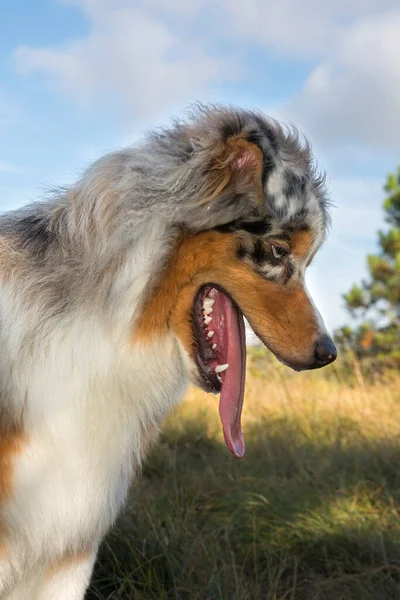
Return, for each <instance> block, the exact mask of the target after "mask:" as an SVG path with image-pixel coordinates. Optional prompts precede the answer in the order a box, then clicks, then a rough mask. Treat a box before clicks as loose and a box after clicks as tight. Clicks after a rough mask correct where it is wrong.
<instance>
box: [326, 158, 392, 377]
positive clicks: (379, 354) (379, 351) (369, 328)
mask: <svg viewBox="0 0 400 600" xmlns="http://www.w3.org/2000/svg"><path fill="white" fill-rule="evenodd" d="M384 190H385V193H386V199H385V200H384V203H383V211H384V214H385V221H386V222H387V224H388V229H387V230H386V231H379V232H378V248H379V252H378V253H377V254H372V255H369V256H368V257H367V261H368V271H369V279H368V280H366V281H362V282H361V283H358V284H354V285H353V287H352V288H351V289H350V291H349V292H348V293H347V294H345V295H344V300H345V302H346V306H347V309H348V311H349V315H350V317H351V318H352V319H353V321H354V322H355V323H356V324H355V325H346V326H344V327H342V328H341V329H339V330H338V331H337V332H336V336H335V338H336V342H337V344H338V346H339V348H340V350H341V353H342V357H343V358H345V359H346V358H347V360H349V361H350V364H352V362H353V356H354V355H355V356H356V357H357V359H358V360H360V361H362V364H363V366H364V367H368V369H367V371H368V373H369V375H372V376H373V375H374V374H375V373H376V372H377V371H379V372H381V371H382V370H383V369H388V368H392V369H398V368H399V367H400V166H399V167H398V169H397V172H395V173H391V174H390V175H389V176H388V178H387V181H386V185H385V187H384ZM355 226H357V227H362V226H363V225H362V214H361V215H360V222H359V223H357V224H355Z"/></svg>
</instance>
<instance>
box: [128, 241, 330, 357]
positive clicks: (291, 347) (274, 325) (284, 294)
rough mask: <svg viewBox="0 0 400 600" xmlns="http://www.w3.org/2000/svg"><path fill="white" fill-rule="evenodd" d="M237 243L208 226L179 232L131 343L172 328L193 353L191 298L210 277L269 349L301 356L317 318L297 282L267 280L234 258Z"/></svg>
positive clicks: (305, 352)
mask: <svg viewBox="0 0 400 600" xmlns="http://www.w3.org/2000/svg"><path fill="white" fill-rule="evenodd" d="M238 244H239V237H238V235H237V234H235V233H232V234H221V233H218V232H215V231H212V232H204V233H200V234H197V235H188V236H185V237H183V238H182V239H181V241H180V243H179V244H178V245H177V246H176V248H175V250H174V252H173V253H172V255H171V260H170V263H169V266H168V268H167V269H166V272H165V273H164V277H163V279H162V280H161V281H160V283H159V285H158V287H157V288H156V289H155V291H154V292H153V294H152V296H151V297H150V298H149V299H148V300H147V302H146V303H145V305H144V307H143V312H142V315H141V318H140V319H139V322H138V323H137V327H136V330H135V332H134V341H135V343H136V342H141V343H145V342H148V341H150V340H152V339H154V336H156V335H160V334H163V333H167V331H168V329H169V328H171V329H173V330H174V332H175V333H176V334H177V335H178V337H179V339H180V340H181V342H182V343H183V345H184V347H185V348H186V350H187V352H188V353H189V354H190V355H192V354H193V332H192V324H191V316H192V310H193V302H194V298H195V295H196V293H197V291H198V289H199V288H200V287H201V286H202V285H204V284H206V283H215V284H219V285H221V286H222V287H223V288H224V289H225V290H226V291H227V292H228V293H229V294H230V295H231V296H232V298H233V299H234V300H235V302H236V303H237V304H238V306H239V307H240V309H241V310H242V311H243V313H244V314H245V316H246V317H247V318H248V319H249V321H250V323H251V325H252V326H253V328H254V329H255V330H256V332H257V333H258V334H259V335H260V336H261V337H262V339H263V340H264V341H265V343H267V345H268V346H269V347H270V348H271V349H272V350H273V351H274V352H276V353H277V354H278V355H282V356H283V358H284V360H287V361H290V360H294V361H301V360H303V359H304V360H306V359H307V357H308V356H309V355H311V352H312V348H313V345H314V342H315V339H316V337H317V332H318V322H317V319H316V315H315V313H314V309H313V307H312V305H311V303H310V301H309V299H308V296H307V294H306V292H305V291H304V289H303V287H302V284H301V283H300V282H298V281H293V282H289V283H288V284H287V285H280V284H278V283H275V282H272V281H268V280H266V279H265V278H264V277H263V276H262V275H260V274H258V273H257V272H256V271H255V270H254V268H253V267H252V266H251V265H248V264H246V263H244V262H243V261H241V260H239V259H238V258H237V256H236V250H237V247H238Z"/></svg>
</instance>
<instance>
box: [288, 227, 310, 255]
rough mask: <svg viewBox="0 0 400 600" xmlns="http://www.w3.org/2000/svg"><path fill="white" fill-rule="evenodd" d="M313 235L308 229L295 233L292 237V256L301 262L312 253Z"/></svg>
mask: <svg viewBox="0 0 400 600" xmlns="http://www.w3.org/2000/svg"><path fill="white" fill-rule="evenodd" d="M312 241H313V240H312V234H311V231H309V230H308V229H305V230H300V231H295V233H294V234H293V235H292V254H293V256H295V257H296V258H298V259H299V260H304V259H305V258H307V256H308V255H309V253H310V250H311V244H312Z"/></svg>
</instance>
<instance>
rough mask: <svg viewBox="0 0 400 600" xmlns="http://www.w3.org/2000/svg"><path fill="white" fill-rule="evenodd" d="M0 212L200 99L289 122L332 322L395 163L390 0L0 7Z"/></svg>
mask: <svg viewBox="0 0 400 600" xmlns="http://www.w3.org/2000/svg"><path fill="white" fill-rule="evenodd" d="M0 23H1V30H2V35H1V37H0V74H1V77H0V210H2V211H3V210H8V209H11V208H14V207H17V206H21V205H23V204H25V203H27V202H30V201H32V200H36V199H39V198H40V196H41V195H42V194H43V193H44V192H45V191H46V189H48V188H50V187H52V186H57V185H64V184H68V183H70V182H72V181H73V180H74V179H75V178H76V177H77V176H78V175H79V174H80V172H81V171H82V170H83V169H84V168H85V167H86V166H88V164H89V163H90V162H91V161H92V160H94V159H96V158H97V157H98V156H100V155H101V154H103V153H104V152H107V151H110V150H113V149H115V148H119V147H121V146H124V145H129V144H130V143H132V142H134V141H135V140H136V139H138V138H139V137H140V135H141V134H142V133H143V132H144V131H145V130H146V129H148V128H149V127H153V126H157V125H159V124H160V123H164V122H166V121H167V120H168V118H169V117H171V116H174V115H178V116H179V115H180V114H181V113H182V112H183V110H184V109H185V108H186V107H187V106H188V105H189V104H190V103H191V102H194V101H197V100H200V101H202V102H227V103H231V104H237V105H241V106H245V107H249V108H258V109H261V110H264V111H265V112H266V113H268V114H271V115H272V116H275V117H277V118H279V119H281V120H283V121H286V122H293V123H295V124H296V125H297V126H298V127H299V128H300V130H301V131H302V132H303V133H305V134H306V135H307V136H308V137H309V138H310V140H311V142H312V144H313V147H314V150H315V154H316V157H317V159H318V162H319V164H320V165H321V167H322V168H324V169H325V170H326V171H327V173H328V177H329V182H330V187H331V196H332V202H333V204H334V205H335V207H334V208H333V211H332V218H333V228H332V232H331V235H330V237H329V240H328V241H327V243H326V244H325V246H324V248H323V249H322V251H321V252H320V254H319V256H318V259H317V260H316V261H315V264H313V265H312V267H311V268H310V270H309V274H308V282H309V287H310V288H311V291H312V293H313V295H314V297H315V299H316V302H317V304H318V305H319V307H320V309H321V312H322V313H323V315H324V317H325V319H326V321H327V324H328V326H329V327H330V328H331V329H332V328H333V327H336V326H338V325H340V324H342V323H344V322H346V321H349V317H348V316H347V314H346V313H345V311H344V309H343V303H342V300H341V294H342V293H343V292H345V291H346V290H347V289H348V288H349V286H350V285H351V283H352V282H355V281H358V280H360V278H361V277H363V276H365V274H366V271H365V256H366V254H367V253H368V252H373V251H374V250H375V248H376V231H377V229H379V228H380V227H384V223H383V222H382V211H381V205H382V200H383V197H384V196H383V191H382V186H383V183H384V180H385V177H386V174H387V172H388V171H390V170H393V169H394V168H395V167H396V166H397V164H398V163H399V162H400V110H399V99H400V69H399V67H398V65H399V64H400V6H399V4H398V0H336V1H335V2H333V1H327V2H321V1H320V0H280V1H279V3H277V2H276V1H275V0H246V2H243V1H242V0H169V1H168V0H142V1H140V0H35V2H31V1H30V0H14V1H13V2H7V3H5V2H4V3H1V5H0Z"/></svg>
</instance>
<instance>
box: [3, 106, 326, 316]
mask: <svg viewBox="0 0 400 600" xmlns="http://www.w3.org/2000/svg"><path fill="white" fill-rule="evenodd" d="M238 134H241V135H244V136H245V137H248V138H249V140H251V141H255V142H256V143H257V144H258V145H259V147H260V148H261V149H262V151H263V154H264V166H265V169H264V170H265V174H266V175H265V178H264V200H265V204H264V205H263V206H261V207H260V206H258V205H257V203H256V198H255V193H252V192H251V191H249V190H246V191H245V193H241V190H240V189H236V190H235V194H233V192H232V188H230V187H229V186H227V188H226V189H225V190H223V191H222V192H221V193H220V194H219V195H218V196H217V197H216V198H214V199H213V200H211V201H210V202H207V201H206V202H205V200H207V194H208V193H209V189H208V186H209V175H210V171H211V170H212V163H213V160H214V159H215V158H216V156H217V154H218V152H220V151H221V147H222V146H223V144H224V142H225V141H226V140H227V138H229V137H230V136H232V135H238ZM274 178H275V180H276V181H275V183H274V186H272V183H271V182H272V181H273V179H274ZM272 188H273V189H272ZM260 217H263V218H264V217H265V218H267V219H269V221H270V222H271V226H272V227H273V228H275V229H276V228H277V229H282V228H284V227H286V226H290V225H293V224H294V226H295V227H303V226H307V227H310V228H312V229H314V230H318V231H319V232H320V234H321V236H322V237H323V235H324V231H325V228H326V225H327V221H328V214H327V201H326V197H325V190H324V180H323V178H322V177H320V176H319V175H318V173H317V171H316V168H315V164H314V161H313V157H312V154H311V150H310V146H309V144H308V143H307V142H306V141H305V140H302V139H301V138H300V137H299V135H298V133H297V132H296V130H295V129H290V128H286V129H285V128H284V127H282V126H281V125H280V124H278V123H277V122H276V121H273V120H271V119H268V118H266V117H265V116H263V115H261V114H259V113H255V112H250V111H245V110H240V109H233V108H225V107H198V108H196V109H195V110H194V111H193V112H192V113H191V114H190V115H189V118H188V119H187V120H186V121H176V122H174V123H173V126H172V127H170V128H167V129H162V130H159V131H156V132H153V133H150V134H149V135H148V136H147V138H146V139H144V140H143V141H142V142H141V143H139V144H138V145H137V146H135V147H131V148H128V149H125V150H121V151H117V152H114V153H111V154H109V155H106V156H104V157H103V158H100V159H99V160H98V161H96V162H95V163H94V164H93V165H92V166H91V167H90V168H89V169H88V170H87V171H86V172H85V173H84V175H83V177H82V178H81V179H80V180H79V181H78V182H77V183H75V184H74V185H72V186H71V187H69V188H67V189H64V190H62V191H60V192H56V193H54V194H53V195H52V197H51V198H50V199H49V200H48V201H47V202H43V203H35V204H32V205H30V206H28V207H26V208H23V209H22V210H18V211H15V212H11V213H8V214H6V215H4V216H3V217H1V219H0V237H1V239H2V240H3V243H2V248H3V250H4V248H6V251H5V253H4V252H3V259H2V260H3V267H4V268H5V269H6V271H7V270H8V272H10V273H11V272H13V273H15V272H16V271H17V272H18V273H19V276H20V281H21V286H23V287H24V288H25V291H26V301H27V302H33V301H35V299H40V303H41V310H42V311H43V319H42V324H43V322H44V321H45V319H46V317H49V318H52V319H53V318H59V316H60V315H61V314H63V313H64V312H65V311H66V309H67V308H68V307H69V308H71V307H73V306H76V305H79V304H80V305H82V303H83V302H86V303H88V302H89V304H90V306H91V308H92V309H93V307H94V305H96V306H97V308H101V307H103V308H104V309H105V310H108V309H109V307H110V306H115V305H116V304H117V303H116V301H115V294H118V295H120V294H121V293H122V291H121V290H120V289H116V288H115V274H116V273H118V270H119V269H122V268H124V265H125V264H126V260H127V258H126V257H127V256H128V254H129V253H130V252H131V251H132V248H135V245H137V244H138V242H139V240H143V239H146V237H147V238H149V236H150V233H151V232H153V233H154V231H155V232H157V231H158V233H159V237H161V238H162V239H163V240H164V243H163V244H162V245H161V249H160V245H158V246H157V248H155V253H154V257H153V271H154V272H156V271H157V270H158V269H160V268H162V266H163V265H164V264H165V260H166V257H167V256H168V252H169V249H170V247H171V244H172V242H173V240H174V238H175V235H176V232H177V231H178V230H179V229H181V228H186V229H188V230H189V231H192V232H197V231H202V230H205V229H210V228H213V227H216V226H219V225H222V224H224V223H229V222H231V221H234V220H236V219H257V218H260ZM10 249H11V250H10ZM132 276H133V278H134V277H135V270H134V268H133V272H132ZM132 284H134V282H132ZM112 299H113V300H114V301H113V302H111V300H112ZM37 301H39V300H37Z"/></svg>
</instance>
